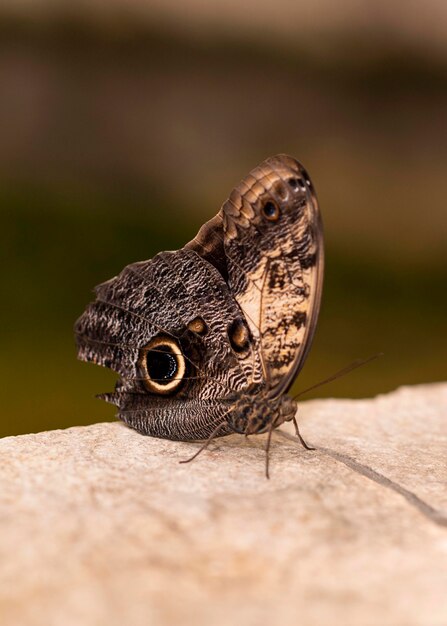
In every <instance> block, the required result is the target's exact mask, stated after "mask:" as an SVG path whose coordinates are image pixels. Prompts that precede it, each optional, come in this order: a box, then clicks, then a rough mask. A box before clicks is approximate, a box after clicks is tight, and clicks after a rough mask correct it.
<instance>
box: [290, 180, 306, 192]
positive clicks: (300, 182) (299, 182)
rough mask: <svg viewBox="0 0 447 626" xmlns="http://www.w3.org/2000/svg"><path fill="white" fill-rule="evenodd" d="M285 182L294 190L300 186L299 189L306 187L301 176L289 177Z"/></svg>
mask: <svg viewBox="0 0 447 626" xmlns="http://www.w3.org/2000/svg"><path fill="white" fill-rule="evenodd" d="M287 182H288V183H289V186H290V187H291V188H292V189H295V190H296V189H299V188H301V189H305V188H306V186H305V184H304V181H303V179H302V178H289V180H288V181H287Z"/></svg>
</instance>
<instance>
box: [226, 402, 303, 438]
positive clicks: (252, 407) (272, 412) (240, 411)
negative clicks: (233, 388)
mask: <svg viewBox="0 0 447 626" xmlns="http://www.w3.org/2000/svg"><path fill="white" fill-rule="evenodd" d="M297 409H298V404H297V403H296V402H295V400H293V399H292V398H290V397H289V396H279V397H278V398H274V399H272V398H271V397H270V396H269V394H268V393H267V392H264V393H259V394H258V395H246V394H241V395H240V396H239V397H238V398H237V399H236V401H235V405H234V409H233V410H232V411H231V413H230V415H229V419H228V422H229V425H230V427H231V428H232V429H234V431H236V432H237V433H241V434H244V435H252V434H259V433H263V432H266V431H268V430H269V429H270V428H277V427H278V426H280V425H281V424H283V423H284V422H290V421H291V420H293V418H294V417H295V415H296V412H297Z"/></svg>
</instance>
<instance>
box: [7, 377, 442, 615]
mask: <svg viewBox="0 0 447 626" xmlns="http://www.w3.org/2000/svg"><path fill="white" fill-rule="evenodd" d="M300 412H301V416H300V423H301V429H302V433H303V435H304V436H305V437H307V438H308V440H309V442H311V443H312V444H314V445H316V446H318V447H319V448H325V449H326V451H324V450H322V449H317V450H316V451H315V452H306V451H304V450H302V449H301V448H300V447H298V446H297V445H296V444H295V443H294V442H292V441H288V440H286V439H283V438H280V437H279V436H276V437H275V440H274V443H273V449H272V457H271V475H272V477H271V480H270V481H267V480H266V479H265V477H264V452H263V445H264V443H265V438H264V437H253V438H250V439H249V440H248V441H246V440H244V439H243V438H238V437H236V436H232V437H229V438H225V439H222V440H220V441H218V442H216V443H214V444H212V446H211V448H210V450H208V451H206V452H204V453H203V454H202V455H201V456H200V457H198V458H197V459H196V461H194V462H193V463H190V464H187V465H179V464H178V461H179V459H183V458H185V457H188V456H189V455H191V453H192V452H194V451H195V450H196V449H197V444H187V443H175V442H170V441H162V440H157V439H151V438H148V437H143V436H141V435H139V434H137V433H135V432H133V431H131V430H129V429H128V428H126V427H125V426H124V425H122V424H119V423H114V424H97V425H94V426H90V427H84V428H71V429H68V430H64V431H53V432H47V433H40V434H37V435H26V436H21V437H15V438H14V437H11V438H7V439H3V440H2V441H0V458H1V485H2V486H1V493H0V622H1V624H2V626H5V625H9V624H14V626H16V625H20V624H29V625H34V624H39V625H40V624H45V625H46V626H52V625H58V626H59V625H61V624H63V625H64V626H71V625H78V624H82V626H90V625H95V626H96V625H102V624H104V625H106V624H107V625H108V626H115V625H117V626H118V625H120V626H121V625H122V624H124V623H126V624H135V625H138V626H139V625H140V624H141V625H147V624H151V625H152V624H155V625H158V624H163V625H165V624H166V625H168V624H169V625H171V624H186V625H191V626H192V625H195V626H196V625H198V624H199V625H200V624H217V625H224V624H225V625H227V624H233V623H237V624H250V625H253V626H255V625H259V624H266V625H267V624H268V625H269V626H273V625H275V624H304V625H314V624H318V625H319V626H320V625H322V624H323V625H326V624H327V625H331V626H332V625H338V624H340V625H343V626H350V625H353V626H354V625H355V626H359V625H361V626H364V625H370V624H371V625H373V624H374V625H377V624H380V625H402V626H403V625H405V626H412V625H427V626H434V625H441V624H442V625H444V624H446V623H447V455H446V451H447V384H438V385H431V386H421V387H414V388H402V389H399V390H398V391H396V392H395V393H392V394H389V395H387V396H379V397H378V398H375V399H374V400H362V401H352V400H324V401H312V402H308V403H303V404H302V405H301V407H300ZM328 450H329V451H328ZM334 453H335V454H334ZM331 455H332V456H331Z"/></svg>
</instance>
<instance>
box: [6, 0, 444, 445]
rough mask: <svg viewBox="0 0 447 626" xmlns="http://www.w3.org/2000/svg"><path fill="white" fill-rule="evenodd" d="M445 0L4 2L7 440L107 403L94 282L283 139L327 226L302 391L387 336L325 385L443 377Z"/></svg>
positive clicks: (361, 389)
mask: <svg viewBox="0 0 447 626" xmlns="http://www.w3.org/2000/svg"><path fill="white" fill-rule="evenodd" d="M441 4H442V3H441ZM441 4H440V3H436V2H434V0H433V1H429V2H428V3H427V5H424V7H425V8H424V14H423V16H420V15H419V13H418V12H415V11H413V12H412V11H411V10H410V8H409V7H407V8H406V10H405V11H404V12H403V11H402V3H397V2H395V3H393V2H391V3H390V2H387V3H385V2H382V1H379V2H375V3H374V5H372V4H371V5H365V4H363V3H361V4H359V5H358V4H356V3H352V2H348V0H346V1H340V2H339V3H335V5H336V6H337V9H336V10H335V9H334V4H331V3H330V2H329V1H328V0H327V1H326V2H323V1H322V2H320V3H318V5H317V4H315V5H314V6H313V8H312V7H311V8H309V7H308V5H307V3H306V4H305V3H303V2H301V1H297V2H294V3H290V2H288V1H287V0H278V1H277V2H276V3H274V6H272V4H271V3H267V2H263V1H259V2H256V3H253V2H248V3H247V4H245V5H243V7H240V6H239V4H238V3H235V2H225V3H224V2H223V1H221V0H216V2H215V3H209V4H204V3H201V2H200V1H199V0H192V1H191V2H190V3H188V6H187V7H186V5H185V6H183V7H181V8H180V7H179V5H178V4H176V3H174V2H171V1H169V2H165V3H163V4H161V3H157V2H154V3H151V2H144V3H142V2H141V3H140V2H138V0H133V1H132V2H127V3H125V2H124V0H122V2H120V1H119V0H115V1H114V2H113V3H105V2H100V1H99V0H96V1H95V0H92V1H91V2H89V3H85V4H83V3H79V4H76V9H75V8H73V6H72V4H69V3H65V2H61V3H58V4H54V3H51V2H49V1H48V2H45V1H44V0H42V1H40V2H39V1H37V0H36V1H31V0H29V1H28V2H20V3H17V2H12V1H11V2H9V1H7V2H6V3H5V5H4V7H3V8H2V9H0V85H1V89H2V94H1V98H0V124H1V129H2V131H1V142H0V210H1V229H0V237H1V248H0V249H1V254H2V255H3V257H4V258H3V262H2V267H3V269H4V271H3V277H2V284H3V305H2V307H1V320H0V322H1V323H0V328H1V333H2V351H1V354H2V358H1V362H0V367H1V380H2V390H3V394H2V396H3V397H2V419H1V422H0V435H2V436H4V435H8V434H19V433H25V432H34V431H39V430H44V429H49V428H58V427H66V426H70V425H77V424H87V423H92V422H97V421H101V420H108V419H113V415H114V409H113V407H111V406H109V405H106V404H105V403H103V402H100V401H99V400H95V398H94V394H95V393H98V392H103V391H107V390H111V389H112V387H113V384H114V378H115V377H114V374H113V373H112V372H110V371H106V370H102V369H101V368H98V367H95V366H93V365H90V364H89V365H87V364H83V363H79V362H77V361H76V356H75V348H74V341H73V335H72V326H73V323H74V321H75V319H76V318H77V317H78V315H80V313H81V312H82V310H83V308H84V306H85V305H86V304H87V302H88V301H89V300H90V299H91V297H92V294H91V289H92V288H93V286H94V285H96V284H97V283H99V282H102V281H104V280H105V279H108V278H110V277H111V276H113V275H115V274H116V273H118V272H119V271H120V270H121V269H122V267H123V266H124V265H126V264H128V263H130V262H133V261H137V260H142V259H146V258H149V257H151V256H152V255H153V254H154V253H156V252H157V251H159V250H161V249H176V248H178V247H181V246H182V245H183V244H184V243H185V242H186V241H188V240H189V239H191V238H192V237H193V236H194V234H195V233H196V231H197V230H198V228H199V226H200V225H201V223H202V222H203V221H204V220H206V219H209V218H210V217H212V216H213V215H214V214H215V213H216V212H217V210H218V209H219V207H220V204H221V203H222V202H223V200H224V199H225V197H226V195H227V194H228V193H229V191H230V190H231V188H232V187H233V185H235V184H236V183H237V182H238V181H239V180H240V178H241V177H242V176H244V175H245V174H246V173H247V172H248V171H249V170H250V169H251V168H252V167H254V166H255V165H257V164H258V163H259V162H260V161H261V160H263V159H264V158H266V157H267V156H269V155H272V154H275V153H278V152H287V153H290V154H292V155H293V156H295V157H297V158H298V159H300V160H301V161H302V162H303V163H304V165H305V166H306V168H307V169H308V170H309V172H310V174H311V177H312V179H313V182H314V184H315V187H316V189H317V193H318V195H319V200H320V203H321V207H322V212H323V217H324V222H325V231H326V245H327V271H326V280H325V290H324V296H323V306H322V312H321V317H320V322H319V326H318V330H317V334H316V338H315V342H314V348H313V350H312V351H311V354H310V356H309V359H308V362H307V364H306V367H305V368H304V370H303V372H302V374H301V375H300V378H299V380H298V381H297V382H296V384H295V387H296V390H298V389H300V388H303V387H305V386H308V385H310V384H312V383H313V382H315V381H318V380H320V379H322V378H324V377H326V376H328V375H330V374H331V373H333V372H334V371H335V370H337V369H339V368H340V367H343V366H344V365H346V364H348V363H349V362H351V361H352V360H354V359H356V358H357V357H362V356H367V355H369V354H373V353H376V352H380V351H383V352H384V353H385V357H384V358H382V359H380V360H378V361H376V362H374V363H373V364H370V365H368V366H366V367H365V368H362V369H360V370H358V371H356V372H354V373H352V374H350V375H349V376H348V377H346V378H343V379H341V380H339V381H337V382H336V383H333V384H331V385H328V386H327V387H323V388H322V389H319V390H318V391H317V392H315V394H314V395H315V396H318V397H322V396H350V397H361V396H368V395H373V394H378V393H382V392H386V391H389V390H391V389H393V388H395V387H396V386H398V385H402V384H413V383H423V382H429V381H435V380H442V379H445V378H446V347H447V339H446V324H445V318H446V303H447V296H446V286H447V265H446V257H447V250H446V241H447V219H446V202H445V198H446V197H447V176H446V168H447V119H446V117H447V37H446V36H445V35H446V34H447V33H446V32H444V30H443V29H445V30H447V8H443V6H441ZM436 11H437V13H436ZM310 397H312V396H310Z"/></svg>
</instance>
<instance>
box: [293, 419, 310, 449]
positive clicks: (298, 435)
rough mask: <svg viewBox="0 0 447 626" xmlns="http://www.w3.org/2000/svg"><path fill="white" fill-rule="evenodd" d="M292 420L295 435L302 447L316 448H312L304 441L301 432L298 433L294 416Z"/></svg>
mask: <svg viewBox="0 0 447 626" xmlns="http://www.w3.org/2000/svg"><path fill="white" fill-rule="evenodd" d="M292 422H293V425H294V427H295V435H296V436H297V437H298V439H299V440H300V443H301V445H302V446H303V448H306V450H315V449H316V448H312V447H311V446H308V445H307V443H306V442H305V441H304V439H303V438H302V437H301V433H300V429H299V428H298V422H297V421H296V417H294V418H293V420H292Z"/></svg>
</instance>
